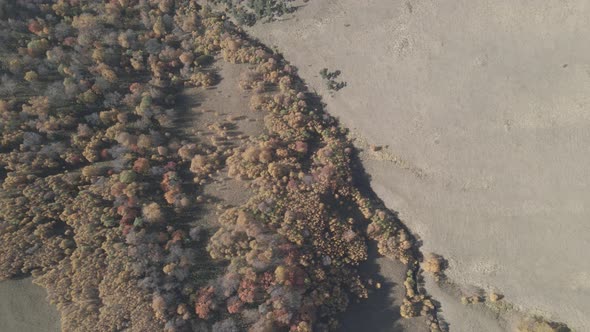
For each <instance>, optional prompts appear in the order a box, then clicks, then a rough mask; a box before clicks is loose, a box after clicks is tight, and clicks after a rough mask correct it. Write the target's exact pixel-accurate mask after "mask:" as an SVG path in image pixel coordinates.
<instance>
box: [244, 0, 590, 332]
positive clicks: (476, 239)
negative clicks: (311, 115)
mask: <svg viewBox="0 0 590 332" xmlns="http://www.w3.org/2000/svg"><path fill="white" fill-rule="evenodd" d="M588 17H590V3H588V2H587V1H585V0H568V1H562V0H547V1H542V2H538V1H530V0H523V1H508V0H482V1H468V0H457V1H451V2H440V1H431V0H427V1H415V0H410V1H398V0H394V1H392V0H363V1H358V0H312V1H310V2H308V3H307V4H305V5H304V6H302V7H301V8H300V9H299V10H298V11H297V12H296V13H295V14H294V15H293V16H292V17H290V18H287V19H286V20H284V21H281V22H275V23H270V24H258V25H256V26H255V27H253V28H252V29H249V31H250V33H251V34H252V35H254V36H255V37H258V38H259V39H260V40H261V41H262V42H264V43H265V44H267V45H269V46H277V48H278V49H279V50H280V51H281V52H282V53H283V54H284V55H285V57H286V58H287V59H288V60H289V61H291V62H292V63H293V64H295V65H296V66H298V67H299V70H300V75H301V76H302V78H303V79H305V80H306V81H307V82H308V83H309V84H310V87H311V88H312V89H315V90H317V92H318V93H320V94H322V95H324V96H326V97H325V102H327V104H328V111H329V112H330V113H332V114H334V115H336V116H338V117H340V119H341V120H342V122H343V124H344V125H345V126H347V127H349V128H351V129H353V130H354V131H355V132H356V133H357V134H358V136H359V137H361V138H362V140H359V144H360V145H361V146H363V145H364V144H375V145H381V146H386V148H385V149H384V150H383V151H382V152H381V153H379V154H371V153H365V155H364V164H365V167H366V168H367V171H368V172H369V174H370V175H371V176H372V186H373V189H374V190H375V191H376V192H377V193H378V194H379V195H380V197H381V198H382V199H384V201H385V202H386V203H387V205H388V206H389V207H390V208H392V209H394V210H397V211H399V213H400V217H401V219H402V220H403V221H404V222H405V223H406V224H407V225H408V226H409V228H410V229H411V230H412V231H413V232H414V233H415V234H416V235H417V236H418V237H419V238H420V239H421V240H422V241H423V247H422V249H423V251H424V252H436V253H438V254H441V255H443V256H444V257H445V258H447V259H448V260H449V269H448V271H447V274H448V276H449V278H450V279H451V280H452V281H453V282H456V283H458V284H459V285H463V286H465V289H470V287H472V286H476V287H481V288H483V289H484V290H488V291H490V290H494V291H497V292H500V293H502V294H504V295H505V296H506V301H509V302H511V303H514V304H515V305H516V307H518V308H522V309H524V310H527V311H529V312H532V313H538V314H542V315H545V316H546V317H549V318H551V319H555V320H561V321H565V322H566V323H568V324H569V325H570V327H573V328H575V329H577V330H579V331H590V260H588V259H587V257H585V255H584V253H585V251H586V250H587V248H589V247H590V236H588V235H589V234H590V224H589V223H588V218H589V217H590V211H589V210H588V209H587V207H586V206H587V205H588V199H589V198H590V186H589V184H590V180H589V177H588V175H589V171H588V165H589V164H590V154H589V153H588V150H589V148H588V147H589V146H590V130H588V128H589V126H590V112H588V109H589V107H590V105H589V101H590V93H589V92H590V46H589V45H590V43H588V39H589V38H590V37H589V36H590V24H589V23H588V21H587V18H588ZM324 67H327V68H328V69H330V70H335V69H340V70H341V71H342V75H341V77H340V79H342V80H344V81H347V82H348V86H347V87H345V88H344V89H342V90H340V91H338V92H336V93H334V94H333V96H329V94H330V93H329V92H328V91H327V90H326V88H325V84H324V82H322V79H321V78H320V77H319V75H318V72H319V71H320V70H321V69H322V68H324ZM363 142H365V143H363ZM437 291H439V290H432V293H435V292H437ZM440 300H441V302H442V305H443V310H442V311H443V312H442V315H443V316H444V317H445V319H447V321H448V322H449V325H450V328H451V330H455V331H470V330H472V331H474V330H478V331H494V330H495V327H493V326H488V325H489V324H483V325H482V326H483V327H481V328H480V327H478V328H476V326H478V325H477V324H476V323H473V324H475V325H468V326H464V325H461V324H459V323H458V321H457V319H460V318H461V315H457V314H451V312H455V311H456V310H455V309H454V308H455V306H456V304H454V303H453V301H445V299H444V298H443V299H440ZM445 305H447V306H448V307H446V308H445ZM457 310H458V309H457ZM464 314H465V315H470V313H464ZM447 316H448V317H447ZM484 316H485V315H484ZM473 319H481V320H483V321H484V322H485V320H486V319H487V316H485V317H480V318H477V317H474V318H473ZM465 320H467V319H465ZM486 326H488V327H486Z"/></svg>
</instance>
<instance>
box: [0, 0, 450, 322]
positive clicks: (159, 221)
mask: <svg viewBox="0 0 590 332" xmlns="http://www.w3.org/2000/svg"><path fill="white" fill-rule="evenodd" d="M0 29H1V31H2V33H1V34H0V44H2V45H5V47H2V48H1V49H0V80H1V81H0V184H1V186H2V190H1V192H0V242H1V243H2V245H3V251H2V253H1V254H0V279H10V278H16V277H20V276H25V275H32V276H33V278H34V281H35V283H37V284H39V285H42V286H43V287H44V288H46V289H47V291H48V294H49V300H50V301H51V303H53V304H55V305H56V306H57V308H58V310H59V312H60V314H61V317H62V320H61V322H62V329H63V331H123V330H126V331H252V332H255V331H298V332H304V331H333V330H336V329H337V328H338V320H337V317H338V315H339V314H340V313H342V312H344V311H345V310H346V309H347V307H348V306H349V303H351V302H352V301H356V300H357V299H364V298H367V297H368V296H371V293H372V292H374V291H378V290H377V289H376V287H375V285H374V283H373V282H372V280H371V276H365V275H362V273H361V272H360V270H359V266H360V265H361V264H362V263H363V262H365V261H367V259H368V248H369V246H370V245H371V244H374V245H375V246H377V248H378V251H379V253H380V254H381V255H384V256H386V257H389V258H391V259H395V260H400V261H401V262H403V263H405V264H407V266H408V274H407V279H406V280H405V283H404V286H405V288H406V296H405V299H404V303H403V305H402V306H401V315H402V316H404V317H412V316H420V315H421V316H425V317H426V319H427V320H428V321H429V322H430V327H431V329H432V330H438V321H437V318H436V308H435V305H434V303H433V301H432V300H431V299H430V298H429V297H428V296H427V295H425V294H424V292H423V290H421V289H420V287H418V278H419V274H420V270H419V264H418V260H419V259H420V255H419V253H418V251H417V249H416V243H415V242H416V241H415V240H414V239H413V237H412V235H411V234H410V233H409V232H408V231H407V230H406V229H405V227H404V226H403V225H402V224H401V223H400V221H399V220H398V219H397V217H396V216H395V215H394V214H393V213H392V212H390V211H389V210H387V209H385V208H384V207H383V204H382V203H381V202H380V201H378V200H376V199H375V198H374V197H372V196H371V195H368V194H367V193H366V192H365V191H363V190H362V188H361V186H359V185H358V184H359V183H360V179H359V175H358V174H357V172H355V171H354V163H355V153H356V152H355V149H354V147H353V145H352V142H351V140H350V139H349V138H348V135H347V131H346V130H345V129H344V128H342V127H341V126H340V125H339V124H338V122H337V121H336V120H335V119H334V118H333V117H331V116H330V115H328V114H327V113H326V112H325V111H324V110H323V108H322V105H321V103H320V102H318V101H317V96H314V95H313V94H311V93H310V92H308V91H307V90H306V87H305V84H304V83H303V82H302V81H301V79H300V78H299V77H298V76H297V70H296V68H295V67H293V66H292V65H290V64H289V63H287V62H286V61H285V60H284V59H283V58H282V57H281V56H280V55H278V54H275V53H274V52H272V51H271V50H269V49H268V48H266V47H264V46H263V45H261V44H259V43H257V42H255V41H253V40H251V39H249V38H248V37H247V36H246V35H245V33H244V32H243V31H242V30H241V29H240V28H239V27H238V26H236V25H234V24H233V23H232V22H231V21H230V20H229V19H228V18H227V17H226V16H225V15H223V14H220V13H216V12H214V11H213V10H211V9H209V8H208V7H203V6H200V5H199V4H197V3H196V2H195V1H189V0H161V1H160V0H110V1H104V2H102V1H100V2H99V1H87V0H58V1H43V0H37V1H25V0H20V1H11V2H3V3H2V4H0ZM219 62H229V63H241V64H245V65H247V66H248V68H249V70H250V74H249V75H246V76H245V77H243V78H242V79H241V82H240V86H241V88H242V89H244V90H248V91H251V92H252V93H253V96H252V98H251V100H250V104H249V107H250V109H251V110H252V111H253V112H261V113H262V114H264V133H263V134H261V135H259V136H257V137H253V138H250V139H247V140H243V141H242V142H241V144H240V146H238V147H228V146H224V145H223V144H213V143H211V142H207V141H186V140H185V139H183V138H182V137H179V135H178V131H177V130H175V128H176V126H177V124H178V120H177V116H178V113H179V112H180V110H181V108H182V105H180V104H179V95H180V94H181V93H182V91H184V89H186V88H188V87H196V88H199V89H210V88H212V87H214V86H215V85H216V84H217V83H218V82H219V80H220V79H222V78H220V77H219V76H218V75H217V73H216V70H215V66H216V63H219ZM220 171H224V172H225V171H227V176H228V177H230V178H233V179H236V180H238V181H242V182H247V183H249V187H250V190H251V197H250V199H249V200H248V201H247V202H246V203H244V204H242V205H240V206H234V207H230V208H227V209H225V210H224V211H222V213H221V214H220V216H219V218H218V220H199V219H198V218H196V217H195V216H196V214H195V211H199V209H202V208H203V207H202V205H203V204H207V203H206V202H203V201H202V200H200V199H198V197H199V196H200V194H201V193H202V190H203V186H205V185H207V182H208V181H209V179H210V177H211V175H212V174H214V173H216V172H220Z"/></svg>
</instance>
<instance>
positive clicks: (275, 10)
mask: <svg viewBox="0 0 590 332" xmlns="http://www.w3.org/2000/svg"><path fill="white" fill-rule="evenodd" d="M290 2H292V0H246V1H244V0H212V3H214V4H217V5H223V6H225V7H226V8H227V11H228V12H229V13H231V14H232V15H233V16H234V17H235V19H236V21H237V22H238V23H239V24H241V25H248V26H252V25H254V24H255V23H256V22H257V21H272V20H275V19H276V18H278V17H281V16H282V15H284V14H286V13H290V12H292V11H293V10H294V7H293V6H291V5H290Z"/></svg>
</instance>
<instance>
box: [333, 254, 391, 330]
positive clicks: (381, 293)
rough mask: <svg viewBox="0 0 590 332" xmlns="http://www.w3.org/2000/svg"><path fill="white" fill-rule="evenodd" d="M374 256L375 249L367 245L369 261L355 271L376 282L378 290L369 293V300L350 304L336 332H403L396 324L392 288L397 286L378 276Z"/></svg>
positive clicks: (378, 271) (341, 316) (342, 315)
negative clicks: (378, 286)
mask: <svg viewBox="0 0 590 332" xmlns="http://www.w3.org/2000/svg"><path fill="white" fill-rule="evenodd" d="M378 256H379V254H378V252H377V248H376V245H375V244H371V245H370V246H369V259H368V260H367V261H366V262H365V263H363V264H362V265H361V266H360V267H359V270H360V272H361V275H363V276H371V278H372V279H373V280H374V281H375V282H379V283H380V284H381V287H380V289H377V290H372V291H371V292H370V293H369V298H367V299H362V300H359V301H358V302H356V303H352V304H351V305H350V306H349V307H348V309H347V310H346V311H345V312H344V313H342V314H341V315H340V317H339V321H340V328H339V329H338V331H339V332H356V331H375V332H398V331H403V327H402V326H401V325H400V324H399V321H400V319H401V318H402V317H401V315H400V311H399V306H398V305H396V304H394V296H395V294H394V288H395V287H397V286H399V285H398V284H397V283H396V282H394V281H393V280H391V279H388V278H386V277H384V276H383V275H382V274H381V267H380V265H379V264H378V263H377V257H378ZM402 287H403V286H402Z"/></svg>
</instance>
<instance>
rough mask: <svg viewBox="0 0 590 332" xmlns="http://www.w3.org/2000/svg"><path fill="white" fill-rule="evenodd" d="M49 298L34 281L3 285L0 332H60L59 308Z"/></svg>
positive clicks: (12, 282) (0, 293) (18, 281)
mask: <svg viewBox="0 0 590 332" xmlns="http://www.w3.org/2000/svg"><path fill="white" fill-rule="evenodd" d="M46 297H47V292H46V291H45V290H44V289H43V288H41V287H39V286H37V285H35V284H33V282H32V280H31V278H25V279H20V280H6V281H2V282H0V331H2V332H58V331H59V330H60V328H59V327H60V324H59V314H58V312H57V308H55V307H54V306H52V305H50V304H49V303H48V302H47V301H46V300H45V298H46Z"/></svg>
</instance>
